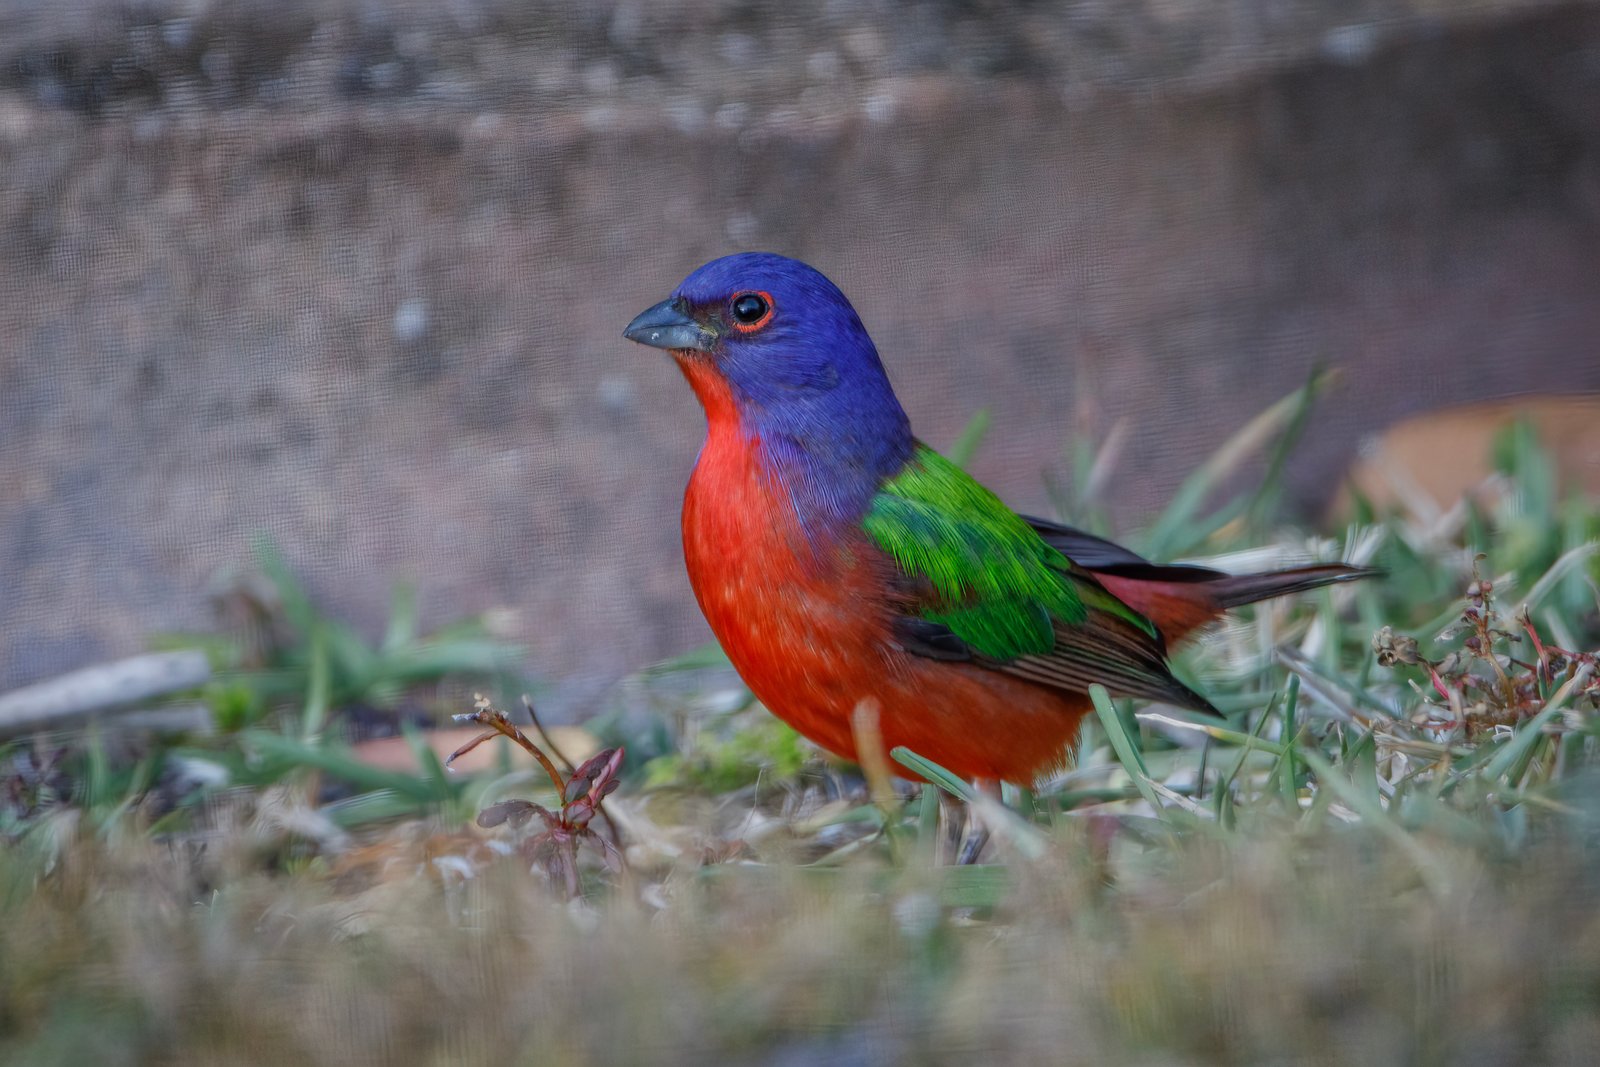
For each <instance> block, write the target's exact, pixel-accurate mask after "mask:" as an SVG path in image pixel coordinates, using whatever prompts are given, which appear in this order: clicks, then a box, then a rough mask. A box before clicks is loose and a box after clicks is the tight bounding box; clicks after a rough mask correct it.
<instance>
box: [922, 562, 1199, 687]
mask: <svg viewBox="0 0 1600 1067" xmlns="http://www.w3.org/2000/svg"><path fill="white" fill-rule="evenodd" d="M1071 578H1072V580H1074V581H1076V582H1078V583H1079V587H1080V589H1081V590H1082V592H1083V593H1084V594H1085V595H1084V600H1085V602H1086V604H1087V605H1088V607H1089V614H1090V617H1089V618H1088V619H1087V620H1086V621H1085V622H1083V623H1079V624H1077V625H1075V626H1066V625H1059V624H1058V625H1057V626H1055V627H1054V633H1055V646H1054V647H1053V648H1052V649H1051V650H1050V651H1049V652H1048V653H1045V654H1042V655H1026V656H1019V657H1017V658H1015V659H1010V660H1001V659H995V658H993V657H990V656H985V655H983V654H982V653H981V652H978V651H977V650H976V649H974V648H972V647H971V646H970V645H968V644H967V643H966V642H965V641H963V640H962V639H961V638H960V637H959V636H957V635H956V634H955V633H954V632H952V631H951V630H950V629H949V627H947V626H945V625H943V624H942V623H939V622H935V621H934V620H932V619H927V618H924V617H922V616H919V615H913V614H902V615H899V616H897V617H896V618H895V620H894V631H895V637H896V639H897V640H898V641H899V643H900V646H901V647H902V648H904V649H905V650H906V651H907V652H911V653H913V654H915V655H918V656H925V657H927V658H929V659H937V660H944V661H947V662H969V663H973V664H976V665H978V666H981V667H987V668H989V669H990V670H996V671H1003V672H1005V673H1006V674H1014V675H1016V676H1017V677H1019V678H1026V679H1027V680H1028V681H1030V682H1036V683H1038V684H1040V685H1046V686H1051V687H1054V688H1057V689H1061V690H1064V691H1066V692H1069V693H1083V692H1086V691H1087V690H1088V688H1089V686H1091V685H1093V684H1095V683H1096V682H1098V683H1099V684H1101V685H1103V686H1105V687H1106V689H1108V690H1109V691H1110V692H1112V693H1113V694H1115V695H1117V696H1128V697H1139V698H1143V699H1146V700H1157V701H1161V702H1162V703H1165V704H1172V705H1175V706H1177V707H1182V708H1193V709H1194V710H1196V711H1202V712H1207V713H1209V714H1213V715H1215V714H1218V712H1217V710H1216V709H1215V708H1214V707H1212V706H1211V704H1210V702H1209V701H1207V700H1206V699H1205V697H1203V696H1201V695H1200V694H1199V693H1196V692H1195V691H1194V690H1193V689H1190V688H1189V687H1188V686H1186V685H1184V684H1183V683H1182V682H1180V681H1179V680H1178V679H1177V678H1175V677H1173V675H1172V671H1171V668H1170V667H1168V665H1167V659H1166V647H1165V645H1164V643H1163V642H1162V640H1161V638H1160V637H1159V636H1152V635H1151V634H1150V633H1149V632H1147V631H1145V630H1144V629H1141V628H1140V627H1137V626H1135V625H1133V624H1132V623H1130V622H1128V621H1127V619H1126V618H1124V617H1123V616H1122V615H1120V614H1116V613H1113V612H1110V611H1105V610H1101V609H1100V608H1098V607H1097V606H1096V601H1097V600H1099V599H1100V598H1102V597H1110V596H1111V594H1110V593H1107V592H1106V591H1105V590H1104V589H1103V588H1102V587H1101V586H1100V585H1099V583H1097V582H1095V581H1094V578H1093V577H1092V576H1090V575H1089V574H1088V573H1087V572H1084V571H1082V570H1081V569H1075V570H1074V571H1073V572H1072V574H1071Z"/></svg>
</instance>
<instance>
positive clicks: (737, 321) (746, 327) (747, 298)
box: [729, 292, 772, 333]
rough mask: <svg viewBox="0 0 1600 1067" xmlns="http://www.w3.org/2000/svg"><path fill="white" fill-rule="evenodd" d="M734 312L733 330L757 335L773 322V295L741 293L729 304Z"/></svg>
mask: <svg viewBox="0 0 1600 1067" xmlns="http://www.w3.org/2000/svg"><path fill="white" fill-rule="evenodd" d="M729 308H730V309H731V310H732V312H733V328H734V329H735V330H738V331H739V332H740V333H755V332H756V331H757V330H759V329H761V327H763V326H765V325H766V324H767V323H768V322H770V321H772V294H771V293H763V292H751V293H740V294H739V295H738V296H735V297H734V298H733V302H732V303H731V304H729Z"/></svg>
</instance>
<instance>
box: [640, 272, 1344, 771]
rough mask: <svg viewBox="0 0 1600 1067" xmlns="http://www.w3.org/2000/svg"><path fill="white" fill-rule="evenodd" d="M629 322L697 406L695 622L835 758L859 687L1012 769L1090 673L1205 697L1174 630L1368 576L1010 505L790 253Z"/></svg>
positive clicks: (902, 740) (687, 532) (904, 718)
mask: <svg viewBox="0 0 1600 1067" xmlns="http://www.w3.org/2000/svg"><path fill="white" fill-rule="evenodd" d="M623 335H624V336H625V337H627V338H628V339H630V340H633V341H637V342H639V343H641V344H645V345H650V346H652V347H654V348H661V349H666V350H667V351H669V352H670V353H671V354H672V357H673V359H674V360H676V361H677V364H678V367H679V369H681V370H682V372H683V374H684V377H686V378H687V379H688V380H689V385H690V386H691V387H692V388H693V389H694V392H695V395H696V396H697V397H698V398H699V400H700V403H701V405H702V406H703V407H704V408H705V413H706V440H705V444H704V446H703V447H702V449H701V451H700V458H699V460H698V462H697V463H696V464H695V469H694V473H693V475H692V476H691V477H690V480H689V487H688V490H687V492H686V493H685V495H684V502H683V548H684V557H685V561H686V563H687V565H688V571H689V580H690V582H691V584H692V585H693V587H694V592H695V597H696V598H697V599H698V601H699V603H700V608H701V610H702V611H703V612H704V613H705V616H706V619H707V621H708V622H710V624H711V629H712V631H713V632H714V633H715V634H716V636H717V639H718V640H719V641H720V642H721V643H722V647H723V648H724V649H725V650H726V651H727V653H728V658H729V659H730V660H731V661H732V662H733V665H734V667H735V668H736V669H737V670H738V672H739V674H740V675H741V676H742V677H743V678H744V680H745V682H746V683H747V684H748V685H749V686H750V688H751V690H752V691H753V692H754V693H755V695H756V696H757V697H758V698H759V699H760V700H761V702H762V703H763V704H765V705H766V707H767V708H768V709H770V710H771V711H772V713H773V714H774V715H777V716H778V717H779V718H781V719H783V720H784V721H785V722H787V723H789V724H790V725H791V726H793V727H794V728H795V729H796V730H798V731H800V733H802V734H804V735H805V736H806V737H809V738H810V739H811V740H813V741H815V742H816V743H817V744H819V745H821V746H822V747H823V748H826V749H828V750H829V751H832V752H835V753H837V754H839V755H841V756H844V757H846V758H849V759H855V758H857V752H856V736H855V731H854V729H853V725H852V724H853V722H854V721H855V720H854V712H855V709H856V708H857V706H858V705H859V704H860V702H862V701H863V700H867V701H872V702H873V704H874V706H875V707H876V709H877V712H878V728H879V731H880V733H881V737H882V741H883V744H884V746H885V748H886V749H888V748H892V747H893V746H896V745H905V746H906V747H908V748H910V749H911V750H912V751H914V752H917V753H918V754H920V755H922V756H925V757H926V758H928V759H931V760H933V761H934V762H935V763H938V764H941V765H943V766H944V767H946V768H948V769H949V770H951V771H953V772H955V773H956V774H960V775H963V776H965V777H967V778H971V779H977V780H980V781H986V782H993V781H995V780H1004V781H1011V782H1016V783H1022V784H1026V783H1028V782H1031V781H1032V780H1033V779H1034V778H1035V777H1036V776H1037V775H1039V774H1040V773H1041V772H1044V771H1047V770H1049V769H1051V768H1052V767H1054V766H1057V765H1059V764H1060V763H1061V762H1062V760H1063V759H1064V757H1065V755H1066V751H1067V747H1068V745H1069V744H1070V743H1071V741H1072V739H1073V737H1074V736H1075V735H1076V733H1077V729H1078V723H1079V720H1080V719H1081V718H1082V717H1083V715H1084V713H1085V711H1087V710H1088V709H1089V708H1090V706H1091V705H1090V701H1089V698H1088V695H1087V689H1088V687H1089V686H1090V685H1091V684H1092V683H1095V682H1099V683H1101V684H1103V685H1104V686H1105V687H1106V688H1107V689H1108V690H1109V691H1110V692H1112V693H1113V694H1120V695H1124V696H1130V697H1143V698H1148V699H1151V700H1158V701H1164V702H1166V703H1169V704H1174V705H1178V706H1181V707H1186V708H1193V709H1197V710H1200V711H1207V712H1211V711H1213V709H1212V708H1211V705H1210V704H1209V703H1207V701H1206V700H1205V698H1204V697H1202V696H1200V695H1199V694H1198V693H1196V692H1194V691H1193V690H1192V689H1190V688H1189V687H1188V686H1186V685H1184V684H1183V683H1182V682H1180V681H1179V680H1178V679H1177V678H1175V677H1173V675H1172V672H1171V670H1170V669H1169V667H1168V664H1167V647H1168V645H1169V644H1170V643H1172V642H1175V641H1178V640H1179V639H1181V638H1182V637H1184V635H1186V634H1188V633H1190V632H1192V631H1193V630H1194V629H1195V628H1196V627H1198V626H1201V625H1203V624H1204V623H1207V622H1209V621H1211V620H1213V619H1216V618H1218V617H1220V616H1221V615H1222V613H1223V612H1224V611H1225V610H1226V609H1228V608H1232V607H1237V606H1238V605H1241V604H1249V603H1253V602H1255V601H1258V600H1263V599H1266V598H1268V597H1274V596H1280V595H1283V594H1285V593H1293V592H1297V591H1299V590H1303V589H1313V588H1316V587H1317V586H1321V585H1326V584H1328V583H1330V582H1340V581H1346V580H1349V579H1352V578H1357V577H1361V576H1362V575H1363V574H1365V573H1367V572H1365V571H1363V570H1361V569H1360V568H1356V567H1349V566H1344V565H1337V564H1333V565H1321V566H1310V567H1300V568H1296V569H1293V570H1285V571H1277V572H1274V573H1268V574H1248V575H1228V574H1224V573H1222V572H1220V571H1215V570H1211V569H1208V568H1204V567H1193V566H1162V565H1158V564H1155V563H1151V562H1150V561H1148V560H1146V559H1143V558H1141V557H1139V556H1138V555H1135V554H1134V553H1133V552H1130V551H1128V550H1127V549H1125V548H1122V547H1120V546H1118V545H1116V544H1113V543H1111V542H1109V541H1106V540H1103V539H1101V538H1099V537H1095V536H1093V535H1091V534H1088V533H1085V532H1083V531H1081V530H1076V529H1073V528H1072V527H1069V526H1062V525H1059V524H1056V523H1053V522H1046V521H1044V520H1042V519H1035V518H1028V517H1026V516H1021V515H1018V514H1016V513H1015V512H1013V511H1011V510H1010V509H1009V508H1008V507H1006V505H1005V504H1003V503H1001V501H1000V499H999V498H998V497H996V496H995V495H994V494H993V493H991V492H990V491H989V490H987V489H985V488H984V487H983V486H982V485H980V484H978V482H977V481H975V480H974V479H973V478H972V477H970V476H969V475H967V474H966V473H965V472H964V471H963V470H962V469H961V468H960V467H958V466H956V465H955V464H954V463H952V462H950V461H949V460H947V459H945V458H944V457H942V456H940V455H939V454H938V453H937V452H935V451H934V450H933V449H931V448H929V447H928V446H927V445H925V444H923V443H922V442H921V441H919V440H917V438H916V437H914V436H913V435H912V433H911V427H910V424H909V423H908V421H907V419H906V413H905V411H904V410H903V409H902V408H901V407H900V403H899V401H898V400H897V399H896V398H895V395H894V390H893V389H891V388H890V385H889V379H888V377H887V376H886V375H885V373H884V369H883V365H882V363H881V362H880V361H879V359H878V352H877V349H876V348H875V347H874V345H873V343H872V340H871V338H869V337H868V336H867V331H866V328H865V327H864V326H863V325H862V324H861V319H860V318H859V317H858V316H857V315H856V312H855V309H854V308H853V307H851V305H850V302H849V301H848V300H846V299H845V297H844V294H843V293H841V292H840V291H839V289H838V288H837V287H835V286H834V284H833V283H832V282H830V281H829V280H828V279H827V278H826V277H824V276H823V275H822V274H821V273H820V272H818V271H817V270H815V269H813V268H812V267H809V266H807V265H806V264H804V263H801V262H799V261H797V260H793V259H787V258H785V257H783V256H777V255H771V254H766V253H744V254H739V255H733V256H727V257H725V258H722V259H717V260H714V261H712V262H710V263H707V264H706V265H704V266H702V267H700V268H699V269H698V270H696V271H695V272H694V273H692V274H690V275H689V277H688V278H686V279H685V280H684V282H683V284H682V285H680V286H678V288H677V290H676V291H675V292H674V293H673V294H672V295H671V296H670V297H668V298H667V299H666V300H663V301H662V302H661V303H659V304H656V305H655V306H654V307H651V308H649V309H648V310H646V311H644V312H643V313H641V314H640V315H639V316H638V317H637V318H635V319H634V320H633V321H632V322H631V323H629V325H628V327H627V329H626V330H625V331H624V334H623ZM1213 713H1214V712H1213Z"/></svg>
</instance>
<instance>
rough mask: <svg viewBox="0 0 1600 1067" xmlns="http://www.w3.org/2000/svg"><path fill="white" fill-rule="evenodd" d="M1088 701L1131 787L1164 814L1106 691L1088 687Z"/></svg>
mask: <svg viewBox="0 0 1600 1067" xmlns="http://www.w3.org/2000/svg"><path fill="white" fill-rule="evenodd" d="M1089 699H1090V700H1091V701H1093V702H1094V710H1095V714H1096V715H1097V716H1099V718H1100V728H1101V729H1103V730H1105V732H1106V737H1107V738H1108V739H1109V740H1110V742H1111V749H1112V751H1114V752H1115V753H1116V754H1117V760H1118V761H1119V762H1121V764H1122V769H1123V770H1124V771H1126V772H1128V777H1129V778H1131V779H1133V785H1134V788H1135V789H1137V790H1139V795H1140V796H1142V797H1144V799H1145V800H1146V801H1147V802H1148V803H1149V805H1150V806H1151V807H1152V808H1154V809H1155V810H1156V811H1157V812H1163V811H1165V810H1166V809H1164V808H1163V807H1162V806H1161V798H1160V797H1159V796H1157V795H1156V791H1155V790H1154V789H1153V788H1151V785H1150V775H1149V772H1148V771H1146V770H1145V764H1144V757H1143V756H1141V755H1140V754H1139V746H1138V745H1137V744H1135V743H1134V741H1133V739H1132V738H1130V737H1129V736H1128V731H1127V728H1126V727H1125V726H1124V725H1123V722H1122V717H1121V716H1120V715H1118V714H1117V709H1116V708H1114V707H1112V705H1111V695H1110V694H1109V693H1107V692H1106V687H1105V686H1103V685H1098V684H1097V685H1091V686H1090V687H1089Z"/></svg>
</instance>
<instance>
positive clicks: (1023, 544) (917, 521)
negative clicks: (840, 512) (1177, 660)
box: [862, 444, 1155, 660]
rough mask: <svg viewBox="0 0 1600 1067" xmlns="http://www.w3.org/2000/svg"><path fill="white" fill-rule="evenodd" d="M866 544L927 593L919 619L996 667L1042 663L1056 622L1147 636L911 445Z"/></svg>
mask: <svg viewBox="0 0 1600 1067" xmlns="http://www.w3.org/2000/svg"><path fill="white" fill-rule="evenodd" d="M862 525H863V526H864V527H865V529H866V531H867V534H868V536H870V537H871V538H872V540H873V541H874V543H876V544H877V546H878V547H879V548H880V549H882V550H883V551H884V552H887V553H888V554H889V555H890V556H892V557H893V558H894V561H895V563H896V564H898V565H899V567H900V569H901V570H902V571H904V572H905V573H906V575H907V576H908V577H910V578H912V579H913V580H920V581H921V582H922V583H925V588H926V590H927V593H928V595H927V596H926V598H925V600H924V603H923V605H922V607H921V609H920V611H919V614H920V615H921V617H922V618H924V619H927V620H929V621H931V622H936V623H939V624H941V625H943V626H945V627H947V628H948V629H949V630H950V631H951V632H953V633H954V634H955V635H956V636H957V637H960V638H961V639H962V640H963V641H965V642H966V643H967V644H968V645H969V646H971V647H972V648H973V649H974V650H975V651H977V652H978V653H980V654H981V655H983V656H986V657H988V658H990V659H994V660H1011V659H1016V658H1018V657H1020V656H1040V655H1046V654H1048V653H1050V652H1051V650H1052V649H1053V648H1054V647H1055V643H1056V634H1055V629H1056V626H1057V625H1058V624H1060V625H1066V626H1079V625H1082V624H1083V623H1084V622H1085V621H1086V620H1087V618H1088V616H1089V612H1090V609H1091V608H1093V609H1095V610H1097V611H1101V612H1110V613H1111V614H1114V615H1116V616H1118V617H1120V618H1122V619H1123V620H1124V621H1126V622H1129V623H1131V624H1133V625H1134V626H1136V627H1137V628H1138V629H1140V630H1144V631H1145V632H1147V633H1149V634H1150V635H1151V636H1152V637H1154V636H1155V629H1154V627H1153V626H1151V624H1150V623H1149V621H1148V620H1146V619H1145V618H1144V617H1143V616H1141V615H1139V614H1138V613H1137V612H1134V611H1133V610H1132V609H1130V608H1128V607H1127V606H1126V605H1124V604H1122V603H1121V602H1120V601H1118V600H1116V598H1115V597H1112V596H1111V595H1110V594H1109V593H1107V592H1105V590H1104V589H1102V588H1100V587H1099V586H1098V585H1095V584H1093V583H1091V582H1084V581H1081V580H1079V579H1077V578H1076V577H1075V576H1074V574H1073V571H1074V568H1073V564H1072V562H1071V561H1070V560H1068V559H1067V557H1066V556H1064V555H1062V554H1061V553H1060V552H1059V551H1057V550H1056V549H1054V548H1052V547H1051V546H1049V545H1048V544H1046V543H1045V542H1044V541H1043V539H1041V538H1040V537H1039V535H1038V534H1037V533H1036V532H1035V531H1034V530H1033V528H1032V527H1030V526H1029V525H1028V523H1027V522H1026V521H1024V520H1023V519H1022V518H1021V517H1020V516H1018V515H1017V514H1016V513H1015V512H1013V511H1012V510H1011V509H1010V508H1008V507H1006V505H1005V504H1003V503H1002V502H1001V501H1000V498H999V497H997V496H995V495H994V494H993V493H991V492H990V491H989V490H987V489H985V488H984V487H983V486H982V485H980V484H978V482H977V481H975V480H974V479H973V478H972V477H971V476H970V475H968V474H967V473H966V472H965V471H963V470H962V469H961V468H960V467H957V466H956V465H955V464H954V463H951V462H950V461H949V460H947V459H945V458H944V457H943V456H941V455H939V454H938V453H937V452H935V451H933V450H932V449H931V448H928V447H927V446H926V445H921V444H919V445H918V447H917V451H916V453H915V454H914V455H913V456H912V458H911V460H910V462H908V463H907V464H906V465H905V467H904V468H903V469H901V471H900V472H899V473H898V474H896V475H895V476H894V477H892V478H890V479H888V480H887V481H886V482H884V483H883V485H882V487H881V488H880V489H879V491H878V494H877V495H876V496H875V497H874V498H873V500H872V504H871V507H870V508H869V509H868V511H867V514H866V516H865V518H864V519H863V521H862Z"/></svg>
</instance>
